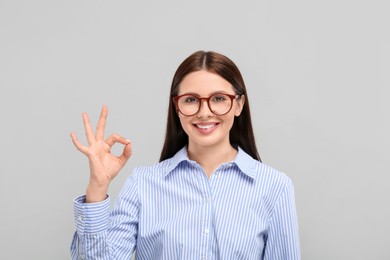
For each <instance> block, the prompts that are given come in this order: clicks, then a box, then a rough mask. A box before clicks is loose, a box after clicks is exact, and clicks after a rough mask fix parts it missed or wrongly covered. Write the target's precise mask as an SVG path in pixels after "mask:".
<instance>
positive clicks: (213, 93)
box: [180, 90, 236, 97]
mask: <svg viewBox="0 0 390 260" xmlns="http://www.w3.org/2000/svg"><path fill="white" fill-rule="evenodd" d="M215 94H228V95H235V94H236V93H233V94H231V93H228V92H226V91H223V90H222V91H214V92H211V93H210V94H209V95H208V97H210V96H212V95H215ZM180 95H193V96H195V97H201V96H200V95H199V94H198V93H194V92H186V93H183V94H180Z"/></svg>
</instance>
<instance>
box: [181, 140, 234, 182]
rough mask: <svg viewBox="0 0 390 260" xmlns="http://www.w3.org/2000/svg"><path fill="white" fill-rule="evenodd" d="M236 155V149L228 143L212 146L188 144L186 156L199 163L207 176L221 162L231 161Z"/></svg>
mask: <svg viewBox="0 0 390 260" xmlns="http://www.w3.org/2000/svg"><path fill="white" fill-rule="evenodd" d="M236 155H237V150H236V149H234V148H233V147H232V146H231V145H230V143H229V144H228V145H219V146H212V147H204V146H199V145H194V144H192V145H191V144H189V145H188V158H190V159H191V160H193V161H196V162H197V163H199V164H200V166H202V168H203V170H204V172H205V173H206V175H207V177H208V178H210V176H211V174H212V173H213V172H214V170H215V169H217V168H218V167H219V166H220V165H221V164H222V163H225V162H230V161H232V160H233V159H234V158H235V157H236Z"/></svg>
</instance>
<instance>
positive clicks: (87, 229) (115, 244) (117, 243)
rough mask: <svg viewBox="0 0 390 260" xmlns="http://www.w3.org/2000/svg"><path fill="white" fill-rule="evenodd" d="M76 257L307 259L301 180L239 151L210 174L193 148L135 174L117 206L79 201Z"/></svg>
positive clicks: (83, 198)
mask: <svg viewBox="0 0 390 260" xmlns="http://www.w3.org/2000/svg"><path fill="white" fill-rule="evenodd" d="M74 209H75V222H76V229H77V231H76V233H75V235H74V238H73V241H72V245H71V254H72V258H73V259H116V260H121V259H130V258H131V255H132V253H133V252H134V250H136V259H169V260H172V259H186V260H188V259H198V260H201V259H205V260H206V259H210V260H214V259H215V260H216V259H229V260H230V259H267V260H278V259H281V260H282V259H283V260H290V259H291V260H292V259H300V249H299V236H298V224H297V216H296V210H295V201H294V190H293V184H292V182H291V180H290V178H288V177H287V176H286V175H285V174H283V173H281V172H278V171H276V170H275V169H273V168H271V167H269V166H267V165H265V164H263V163H261V162H259V161H257V160H254V159H253V158H252V157H250V156H249V155H248V154H246V153H245V152H244V151H243V150H242V149H240V148H238V153H237V156H236V158H235V159H234V160H233V161H231V162H228V163H224V164H222V165H220V166H219V167H218V168H217V169H216V170H215V171H214V172H213V173H212V174H211V176H210V178H207V176H206V174H205V173H204V171H203V169H202V168H201V166H200V165H199V164H198V163H196V162H195V161H192V160H190V159H189V158H188V155H187V150H186V148H183V149H182V150H180V151H179V152H178V153H177V154H176V155H175V156H174V157H172V158H170V159H167V160H165V161H163V162H160V163H158V164H156V165H153V166H147V167H138V168H136V169H135V170H134V172H133V174H132V175H131V176H129V177H128V179H127V180H126V183H125V185H124V187H123V189H122V190H121V192H120V194H119V196H118V199H117V202H116V205H115V208H114V209H113V210H112V211H111V212H110V197H107V199H106V200H104V201H102V202H98V203H85V196H82V197H78V198H76V199H75V200H74Z"/></svg>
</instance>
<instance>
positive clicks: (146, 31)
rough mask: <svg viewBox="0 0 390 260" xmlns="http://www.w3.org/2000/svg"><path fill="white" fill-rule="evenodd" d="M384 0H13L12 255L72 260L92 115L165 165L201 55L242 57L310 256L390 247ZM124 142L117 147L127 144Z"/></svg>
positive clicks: (4, 90)
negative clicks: (177, 75)
mask: <svg viewBox="0 0 390 260" xmlns="http://www.w3.org/2000/svg"><path fill="white" fill-rule="evenodd" d="M388 10H389V4H387V2H386V1H385V0H383V1H375V0H374V1H360V0H358V1H346V0H337V1H332V0H330V1H329V0H328V1H309V0H306V1H303V0H298V1H287V0H281V1H270V0H268V1H240V2H238V1H234V2H233V1H231V2H228V1H172V0H171V1H154V2H152V1H96V0H95V1H83V0H81V1H80V0H78V1H72V0H69V1H42V0H39V1H4V0H1V1H0V37H1V40H0V87H1V94H0V111H1V127H0V148H1V149H0V160H1V163H0V173H1V174H0V184H1V186H0V197H1V202H0V203H1V207H0V208H1V214H0V228H1V230H0V239H1V241H0V242H1V243H0V244H1V250H0V259H69V258H70V256H69V245H70V242H71V238H72V234H73V232H74V224H73V204H72V200H73V198H74V197H76V196H78V195H81V194H83V193H84V190H85V187H86V183H87V181H88V174H89V173H88V163H87V159H86V158H85V157H84V156H83V155H82V154H81V153H79V152H78V151H77V150H76V149H75V148H74V147H73V144H72V143H71V139H70V137H69V133H70V132H71V131H75V132H76V133H77V134H78V136H79V137H80V139H81V140H82V141H83V142H85V137H84V131H83V124H82V120H81V112H83V111H86V112H88V113H89V114H90V116H91V119H92V122H93V124H95V123H96V121H97V117H98V114H99V111H100V108H101V105H102V104H107V105H108V107H109V121H108V126H107V133H112V132H117V133H120V134H122V135H124V136H126V137H128V138H129V139H131V140H132V142H133V148H134V149H133V150H134V156H133V157H132V158H131V160H130V161H129V163H128V164H127V166H126V167H125V169H124V170H123V171H122V172H121V174H120V175H119V176H118V178H117V179H115V180H114V182H113V184H112V186H111V188H110V194H111V195H112V196H113V197H116V195H117V193H118V191H119V189H120V187H121V185H122V184H123V182H124V180H125V178H126V176H128V175H129V174H131V169H132V168H133V167H134V166H136V165H143V164H153V163H155V162H157V160H158V157H159V153H160V150H161V147H162V143H163V137H164V131H165V120H166V112H167V102H168V92H169V85H170V81H171V79H172V76H173V73H174V71H175V70H176V68H177V66H178V65H179V63H180V62H181V61H182V60H183V59H184V58H185V57H187V56H188V55H189V54H191V53H193V52H194V51H197V50H200V49H203V50H214V51H218V52H221V53H224V54H226V55H227V56H229V57H230V58H231V59H233V61H235V62H236V64H237V65H238V67H239V68H240V70H241V72H242V74H243V76H244V78H245V81H246V84H247V87H248V92H249V99H250V101H251V105H252V107H251V109H252V113H253V121H254V127H255V133H256V138H257V143H258V147H259V150H260V154H261V156H262V159H263V161H264V162H266V163H267V164H269V165H272V166H273V167H275V168H277V169H279V170H282V171H284V172H286V173H287V174H288V175H289V176H290V177H291V178H292V179H293V181H294V184H295V189H296V201H297V210H298V215H299V224H300V238H301V246H302V258H303V259H316V260H321V259H324V260H325V259H378V260H379V259H383V260H384V259H390V249H389V242H390V239H389V235H390V224H389V220H390V207H389V198H390V178H389V173H390V160H389V159H388V158H387V157H388V156H389V147H390V146H389V145H390V138H389V133H390V122H389V114H388V111H390V105H389V95H390V91H389V85H390V84H389V83H390V73H389V71H390V51H389V46H390V36H389V31H390V30H389V24H390V23H389V22H390V19H389V16H388ZM120 149H121V147H117V148H115V151H116V152H119V151H120Z"/></svg>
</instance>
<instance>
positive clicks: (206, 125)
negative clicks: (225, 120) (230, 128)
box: [194, 123, 217, 129]
mask: <svg viewBox="0 0 390 260" xmlns="http://www.w3.org/2000/svg"><path fill="white" fill-rule="evenodd" d="M216 125H217V124H216V123H212V124H194V126H195V127H197V128H200V129H210V128H213V127H215V126H216Z"/></svg>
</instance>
